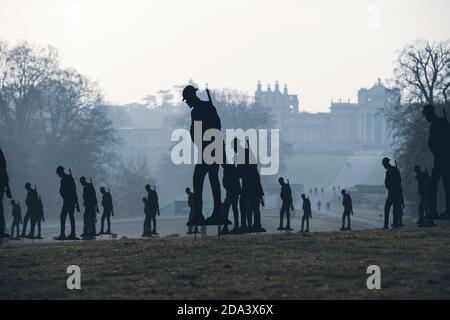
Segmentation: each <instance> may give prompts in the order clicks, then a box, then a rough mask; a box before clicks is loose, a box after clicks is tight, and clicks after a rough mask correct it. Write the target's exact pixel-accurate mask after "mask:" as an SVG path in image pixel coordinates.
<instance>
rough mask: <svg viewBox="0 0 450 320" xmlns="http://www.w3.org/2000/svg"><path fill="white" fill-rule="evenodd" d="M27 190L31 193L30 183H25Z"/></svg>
mask: <svg viewBox="0 0 450 320" xmlns="http://www.w3.org/2000/svg"><path fill="white" fill-rule="evenodd" d="M25 189H26V190H27V191H30V190H31V183H29V182H27V183H25Z"/></svg>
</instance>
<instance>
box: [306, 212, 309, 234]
mask: <svg viewBox="0 0 450 320" xmlns="http://www.w3.org/2000/svg"><path fill="white" fill-rule="evenodd" d="M306 231H308V232H309V215H308V216H306Z"/></svg>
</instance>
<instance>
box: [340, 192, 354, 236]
mask: <svg viewBox="0 0 450 320" xmlns="http://www.w3.org/2000/svg"><path fill="white" fill-rule="evenodd" d="M341 194H342V206H343V207H344V213H343V214H342V227H341V230H352V228H351V226H350V215H353V204H352V198H351V197H350V194H349V193H348V192H347V191H346V190H345V189H342V190H341ZM345 220H347V228H346V227H345Z"/></svg>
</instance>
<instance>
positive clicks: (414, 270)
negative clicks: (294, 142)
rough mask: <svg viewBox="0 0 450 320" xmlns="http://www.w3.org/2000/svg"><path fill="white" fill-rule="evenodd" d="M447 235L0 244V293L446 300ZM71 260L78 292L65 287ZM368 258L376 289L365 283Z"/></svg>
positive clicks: (445, 231) (449, 279) (449, 276)
mask: <svg viewBox="0 0 450 320" xmlns="http://www.w3.org/2000/svg"><path fill="white" fill-rule="evenodd" d="M449 238H450V229H449V228H434V229H428V230H417V229H409V230H407V229H405V230H400V231H388V232H384V231H382V230H372V231H353V232H334V233H311V234H308V235H302V234H298V233H295V234H275V235H270V234H266V235H245V236H227V237H222V238H221V239H220V241H218V240H217V238H215V237H207V238H203V239H198V240H196V241H194V239H193V238H162V239H146V240H119V241H93V242H74V243H65V244H64V245H61V244H60V243H53V244H40V245H26V246H22V247H9V248H4V249H2V250H0V263H1V266H0V287H1V290H0V298H2V299H24V298H31V299H81V298H82V299H360V298H364V299H366V298H371V299H380V298H388V299H393V298H400V299H410V298H413V299H417V298H425V299H428V298H433V299H436V298H437V299H439V298H450V250H449V246H448V239H449ZM72 264H76V265H79V266H80V268H81V271H82V275H81V278H82V282H81V286H82V290H73V291H71V290H68V289H66V279H67V276H68V275H67V274H66V268H67V266H69V265H72ZM371 264H377V265H379V266H380V267H381V273H382V275H381V279H382V280H381V285H382V290H378V291H370V290H368V289H367V288H366V279H367V276H368V275H367V274H366V268H367V266H368V265H371Z"/></svg>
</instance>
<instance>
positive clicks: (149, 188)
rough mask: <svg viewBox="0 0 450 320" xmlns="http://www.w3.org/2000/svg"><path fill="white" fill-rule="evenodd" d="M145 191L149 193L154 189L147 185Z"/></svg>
mask: <svg viewBox="0 0 450 320" xmlns="http://www.w3.org/2000/svg"><path fill="white" fill-rule="evenodd" d="M145 190H147V192H150V190H152V188H151V187H150V185H149V184H147V185H145Z"/></svg>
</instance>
